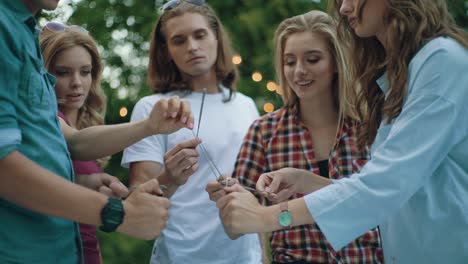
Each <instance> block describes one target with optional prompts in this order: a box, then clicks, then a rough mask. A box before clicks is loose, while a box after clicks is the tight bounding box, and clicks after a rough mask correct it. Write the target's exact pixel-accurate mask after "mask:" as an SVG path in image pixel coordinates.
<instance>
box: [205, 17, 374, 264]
mask: <svg viewBox="0 0 468 264" xmlns="http://www.w3.org/2000/svg"><path fill="white" fill-rule="evenodd" d="M335 27H336V23H335V21H334V20H333V19H332V18H331V17H330V16H329V15H327V14H326V13H323V12H320V11H311V12H308V13H306V14H303V15H299V16H295V17H291V18H288V19H286V20H284V21H283V22H282V23H281V24H280V25H279V27H278V29H277V30H276V34H275V46H276V47H275V67H276V72H277V76H278V77H279V82H280V86H281V87H282V95H283V101H284V104H285V105H284V106H283V107H282V108H281V109H279V110H278V111H276V112H273V113H270V114H267V115H265V116H263V117H261V118H259V119H257V120H256V121H255V122H254V123H253V124H252V125H251V127H250V129H249V132H248V134H247V135H246V137H245V139H244V143H243V145H242V148H241V150H240V153H239V155H238V157H237V162H236V165H235V170H234V172H233V177H234V178H237V179H238V180H239V182H240V184H241V185H243V186H247V187H250V188H255V185H256V182H257V180H258V178H259V176H260V175H261V174H262V173H266V172H271V171H276V170H279V169H282V168H286V167H289V168H297V169H305V170H308V171H311V172H313V173H315V174H317V175H322V176H323V184H327V183H328V182H330V181H331V179H339V178H342V177H347V176H348V175H351V174H352V173H353V172H357V171H359V169H360V168H361V166H362V165H364V163H365V162H366V160H367V158H368V152H367V149H366V148H359V147H358V146H357V139H356V125H355V119H353V114H352V113H350V112H349V111H348V107H347V105H346V103H349V102H346V98H347V95H346V93H345V91H346V90H347V89H345V87H346V85H348V84H349V83H350V81H349V76H350V73H349V72H348V70H347V67H346V65H345V62H346V59H347V53H346V52H347V51H346V49H345V47H343V46H342V45H341V44H338V41H337V34H336V30H335ZM207 191H208V192H209V193H210V198H211V199H212V200H217V199H219V198H220V197H221V196H222V195H224V193H225V190H223V189H222V186H221V185H220V184H218V183H216V182H212V183H210V184H209V185H208V187H207ZM298 197H302V194H296V195H294V196H292V197H291V199H294V198H298ZM280 200H281V197H280V196H270V202H272V203H276V202H278V201H280ZM270 246H271V250H272V260H273V263H382V250H381V247H380V241H379V234H378V231H377V229H373V230H370V231H368V232H367V233H365V234H364V235H362V236H361V237H359V238H358V239H356V240H355V241H353V242H351V243H349V244H348V245H347V246H346V247H345V248H343V249H341V250H340V251H334V250H333V249H332V247H331V246H330V245H329V244H328V242H327V240H326V239H325V237H324V235H323V234H322V233H321V231H320V229H319V228H318V226H317V225H316V224H312V225H301V226H297V227H290V228H288V227H286V228H283V229H280V230H278V231H274V232H272V234H271V237H270Z"/></svg>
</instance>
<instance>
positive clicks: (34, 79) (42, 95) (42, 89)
mask: <svg viewBox="0 0 468 264" xmlns="http://www.w3.org/2000/svg"><path fill="white" fill-rule="evenodd" d="M28 59H29V60H30V63H28V64H27V65H26V67H25V69H24V71H23V76H25V79H24V81H23V82H24V83H23V88H24V89H22V90H23V91H24V93H23V96H24V97H26V98H25V99H26V101H27V103H28V105H29V106H30V107H31V109H51V108H53V107H55V104H56V99H55V92H54V85H55V77H54V76H52V75H50V74H49V73H48V72H47V71H46V70H45V68H44V66H43V65H42V61H41V60H39V59H37V58H34V57H32V56H31V55H29V58H28Z"/></svg>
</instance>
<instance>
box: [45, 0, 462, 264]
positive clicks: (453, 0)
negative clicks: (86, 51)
mask: <svg viewBox="0 0 468 264" xmlns="http://www.w3.org/2000/svg"><path fill="white" fill-rule="evenodd" d="M162 2H163V0H153V1H150V0H93V1H86V0H76V1H71V3H69V4H68V5H67V6H61V7H60V8H59V9H58V11H56V12H52V13H46V14H42V15H41V16H42V18H41V19H40V22H41V23H44V21H45V20H62V21H61V22H64V23H68V24H75V25H81V26H83V27H85V28H86V29H87V30H88V31H89V32H90V34H91V35H92V36H93V37H94V38H95V39H96V41H97V43H98V45H99V47H100V52H101V55H102V57H103V60H104V64H105V65H106V67H105V70H104V73H103V77H104V78H103V83H102V85H103V88H104V90H105V92H106V94H107V97H108V112H107V117H106V122H107V123H108V124H113V123H122V122H127V121H128V120H129V115H127V116H125V117H121V116H120V115H119V109H120V108H121V107H126V108H127V109H128V113H131V110H132V108H133V106H134V104H135V103H136V101H137V100H138V99H139V98H141V97H142V96H145V95H148V94H149V93H150V91H149V89H148V86H147V85H146V67H147V63H148V50H149V39H150V35H151V31H152V28H153V26H154V24H155V22H156V20H157V18H158V16H159V13H158V8H159V7H160V6H161V5H162ZM208 3H209V4H210V5H211V6H212V7H213V8H214V9H215V10H216V12H217V14H218V16H219V17H220V19H221V21H222V23H223V24H224V26H225V27H226V29H227V31H228V33H229V35H230V37H231V40H232V42H233V46H234V49H235V51H236V53H238V54H239V55H240V56H241V57H242V63H241V64H240V65H239V73H240V80H239V83H238V90H240V91H241V92H243V93H245V94H247V95H249V96H251V97H252V98H254V99H255V101H256V103H257V106H258V108H259V110H260V112H262V113H264V112H263V104H264V103H265V102H271V103H273V104H274V105H275V107H280V106H281V98H280V96H279V95H278V94H277V93H276V92H271V91H269V90H267V89H266V84H267V82H268V81H274V80H275V77H274V69H273V50H272V49H273V34H274V31H275V29H276V26H277V25H278V24H279V23H280V22H281V21H282V20H283V19H285V18H287V17H290V16H293V15H297V14H301V13H304V12H306V11H308V10H312V9H319V10H325V9H326V1H320V0H318V1H313V0H268V1H266V0H212V1H208ZM447 3H448V4H449V7H450V10H451V12H452V14H453V16H454V18H455V20H456V21H457V23H458V24H459V25H461V26H463V27H464V28H465V29H467V28H468V16H467V12H468V11H467V9H468V1H464V0H447ZM255 71H258V72H260V73H261V74H262V76H263V78H262V80H261V81H260V82H254V81H253V80H252V78H251V75H252V73H253V72H255ZM120 160H121V155H114V156H113V158H112V159H111V162H110V164H109V166H108V167H107V168H106V172H108V173H110V174H112V175H116V176H119V177H120V178H121V179H122V180H123V182H124V183H126V182H127V171H126V170H124V169H122V168H121V167H120ZM99 237H100V241H101V248H102V252H103V258H104V260H105V262H106V263H113V264H114V263H115V264H119V263H148V262H149V256H150V254H151V248H152V241H150V242H147V241H146V242H145V241H139V240H136V239H132V238H130V237H128V236H125V235H120V234H112V235H107V234H101V233H99Z"/></svg>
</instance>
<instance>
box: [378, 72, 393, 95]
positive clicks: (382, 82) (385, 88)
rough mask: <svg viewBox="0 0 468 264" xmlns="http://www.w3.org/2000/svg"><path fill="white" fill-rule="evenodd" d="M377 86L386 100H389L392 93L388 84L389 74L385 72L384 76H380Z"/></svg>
mask: <svg viewBox="0 0 468 264" xmlns="http://www.w3.org/2000/svg"><path fill="white" fill-rule="evenodd" d="M376 82H377V85H378V86H379V87H380V90H382V92H383V93H384V94H385V99H387V96H388V94H389V92H390V90H389V87H388V83H387V72H385V73H384V74H383V75H382V76H380V77H379V78H378V79H377V81H376Z"/></svg>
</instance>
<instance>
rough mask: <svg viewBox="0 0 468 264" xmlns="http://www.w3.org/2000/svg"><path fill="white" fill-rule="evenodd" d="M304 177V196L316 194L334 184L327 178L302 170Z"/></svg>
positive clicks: (302, 182)
mask: <svg viewBox="0 0 468 264" xmlns="http://www.w3.org/2000/svg"><path fill="white" fill-rule="evenodd" d="M300 171H301V173H302V174H303V176H302V177H301V179H302V180H301V184H300V186H301V189H302V190H301V191H300V193H302V194H304V195H305V194H309V193H312V192H315V191H317V190H319V189H322V188H323V187H325V186H327V185H330V184H332V183H333V182H332V181H331V180H330V179H328V178H325V177H322V176H318V175H316V174H314V173H312V172H309V171H305V170H300Z"/></svg>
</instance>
